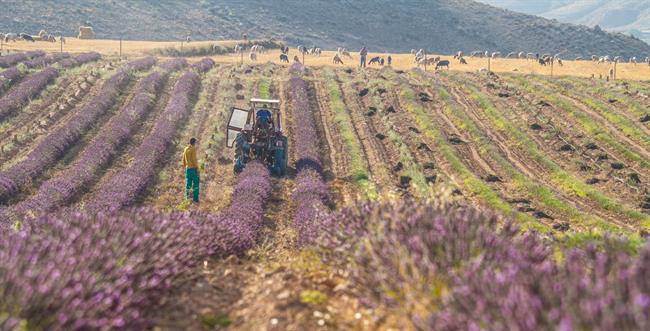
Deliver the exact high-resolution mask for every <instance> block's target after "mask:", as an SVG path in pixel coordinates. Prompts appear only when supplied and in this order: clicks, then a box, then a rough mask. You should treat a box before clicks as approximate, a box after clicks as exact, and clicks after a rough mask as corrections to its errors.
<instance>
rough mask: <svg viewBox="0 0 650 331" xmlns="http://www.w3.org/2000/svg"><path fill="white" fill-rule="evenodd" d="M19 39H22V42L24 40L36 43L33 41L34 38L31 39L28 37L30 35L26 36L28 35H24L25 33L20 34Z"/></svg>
mask: <svg viewBox="0 0 650 331" xmlns="http://www.w3.org/2000/svg"><path fill="white" fill-rule="evenodd" d="M20 38H23V40H25V41H31V42H36V41H35V40H34V37H32V36H30V35H28V34H26V33H21V34H20Z"/></svg>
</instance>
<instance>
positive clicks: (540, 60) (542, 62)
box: [537, 58, 546, 66]
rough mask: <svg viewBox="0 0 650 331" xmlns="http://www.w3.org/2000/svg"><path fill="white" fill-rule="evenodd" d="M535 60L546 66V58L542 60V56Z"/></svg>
mask: <svg viewBox="0 0 650 331" xmlns="http://www.w3.org/2000/svg"><path fill="white" fill-rule="evenodd" d="M537 62H538V63H539V64H541V65H543V66H546V60H544V58H540V59H538V60H537Z"/></svg>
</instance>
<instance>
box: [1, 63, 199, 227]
mask: <svg viewBox="0 0 650 331" xmlns="http://www.w3.org/2000/svg"><path fill="white" fill-rule="evenodd" d="M185 65H187V62H185V61H184V60H183V59H181V61H178V60H171V61H168V62H165V63H162V64H160V67H161V68H167V70H166V71H164V72H163V73H159V72H153V73H151V74H149V75H148V76H147V77H145V78H144V79H142V80H141V81H140V82H139V83H138V84H137V85H136V87H135V91H134V93H133V97H132V98H131V100H130V101H129V103H127V104H126V105H125V106H124V107H123V108H122V109H121V110H120V111H119V112H118V113H117V115H115V116H114V117H112V118H111V120H110V121H109V122H108V123H107V124H106V125H105V126H103V128H102V129H101V131H100V132H99V133H98V134H97V136H95V138H94V139H93V141H92V142H91V143H90V144H89V145H88V146H86V148H85V149H84V150H83V151H82V152H81V153H80V154H79V156H78V157H77V158H76V160H75V161H74V162H73V163H72V165H70V166H69V167H68V168H66V169H65V170H64V171H62V172H61V173H60V174H58V175H57V176H55V177H52V178H51V179H49V180H47V181H45V182H44V183H43V184H41V186H40V188H39V189H38V192H37V193H36V194H34V195H32V196H31V197H30V198H28V199H27V200H24V201H22V202H21V203H19V204H17V205H16V206H14V207H8V208H6V209H5V210H0V222H5V223H7V222H9V221H10V219H11V218H23V217H24V215H26V214H27V213H31V214H39V213H42V212H48V211H51V210H53V209H55V208H58V207H62V206H63V205H64V204H66V203H68V202H69V201H70V200H71V199H72V198H73V197H74V196H75V195H77V194H79V192H80V190H81V189H83V188H84V187H85V186H86V185H88V183H90V182H92V180H93V179H94V178H95V176H96V175H97V174H98V173H99V171H101V170H102V169H103V168H104V167H105V166H106V164H107V163H108V162H109V161H110V160H111V159H112V158H113V157H114V156H115V154H116V153H117V152H118V150H119V148H120V146H122V145H123V144H125V143H126V141H127V139H128V138H129V137H130V136H131V135H132V133H133V131H134V130H135V129H136V128H137V127H138V126H139V125H140V121H141V120H142V118H143V117H144V116H145V115H146V114H147V113H148V112H149V111H150V110H151V109H152V108H153V105H154V104H155V101H156V96H157V95H158V92H159V90H160V87H161V86H162V84H163V82H164V80H165V78H166V77H167V75H168V74H169V73H170V72H171V71H173V70H179V69H181V68H182V67H184V66H185Z"/></svg>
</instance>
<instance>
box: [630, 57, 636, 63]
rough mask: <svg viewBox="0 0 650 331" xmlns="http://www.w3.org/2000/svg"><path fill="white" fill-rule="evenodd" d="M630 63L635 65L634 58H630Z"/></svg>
mask: <svg viewBox="0 0 650 331" xmlns="http://www.w3.org/2000/svg"><path fill="white" fill-rule="evenodd" d="M630 63H634V64H636V56H633V57H631V58H630Z"/></svg>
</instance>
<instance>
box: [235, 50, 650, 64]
mask: <svg viewBox="0 0 650 331" xmlns="http://www.w3.org/2000/svg"><path fill="white" fill-rule="evenodd" d="M280 49H281V51H282V53H281V54H280V61H281V62H286V63H289V47H287V46H282V47H281V48H280ZM297 50H298V53H300V54H302V55H314V56H321V53H322V49H321V48H319V47H316V46H314V47H311V48H308V47H305V46H298V47H297ZM234 51H235V53H243V52H244V51H245V48H244V46H241V45H236V46H235V48H234ZM265 52H266V50H265V48H264V46H261V45H253V46H252V47H251V48H250V52H249V58H250V60H251V61H257V54H258V53H265ZM411 54H412V55H413V57H414V63H415V64H416V65H417V66H418V67H420V66H427V65H429V66H435V69H436V70H437V69H440V68H449V65H450V61H449V60H442V59H441V58H440V56H435V57H427V56H426V54H425V51H424V50H423V49H420V50H417V51H416V50H415V49H412V50H411ZM467 56H468V57H470V58H492V59H496V58H507V59H526V60H533V61H536V62H537V63H539V64H540V65H542V66H547V65H553V64H557V65H559V66H563V65H564V63H563V62H562V58H561V53H558V54H555V55H551V54H539V53H526V52H510V53H508V54H506V55H505V56H503V55H502V53H501V52H488V51H474V52H471V53H469V54H468V55H467ZM344 59H352V55H351V54H350V52H349V51H348V50H347V49H345V48H343V47H339V48H338V49H337V50H336V53H335V54H334V56H333V57H332V63H333V64H339V65H343V64H345V63H344ZM454 59H456V60H458V62H459V64H468V63H467V60H466V58H465V54H464V53H463V52H462V51H459V52H457V53H456V54H454ZM584 60H585V59H584V58H582V57H576V58H575V61H584ZM590 60H591V61H593V62H596V63H612V62H617V63H621V62H628V63H633V64H637V63H638V62H639V61H638V59H637V58H636V57H631V58H629V59H627V61H625V59H624V58H623V57H621V56H616V57H613V58H611V57H609V56H601V57H598V56H596V55H593V56H592V57H591V59H590ZM294 61H295V62H300V59H299V58H298V56H294ZM643 62H644V63H647V64H648V65H649V66H650V57H646V58H645V59H644V61H643ZM367 64H368V65H373V64H376V65H380V66H383V65H384V64H385V59H384V58H383V57H380V56H375V57H372V58H370V59H369V61H368V63H367ZM390 64H391V56H388V65H390Z"/></svg>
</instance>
